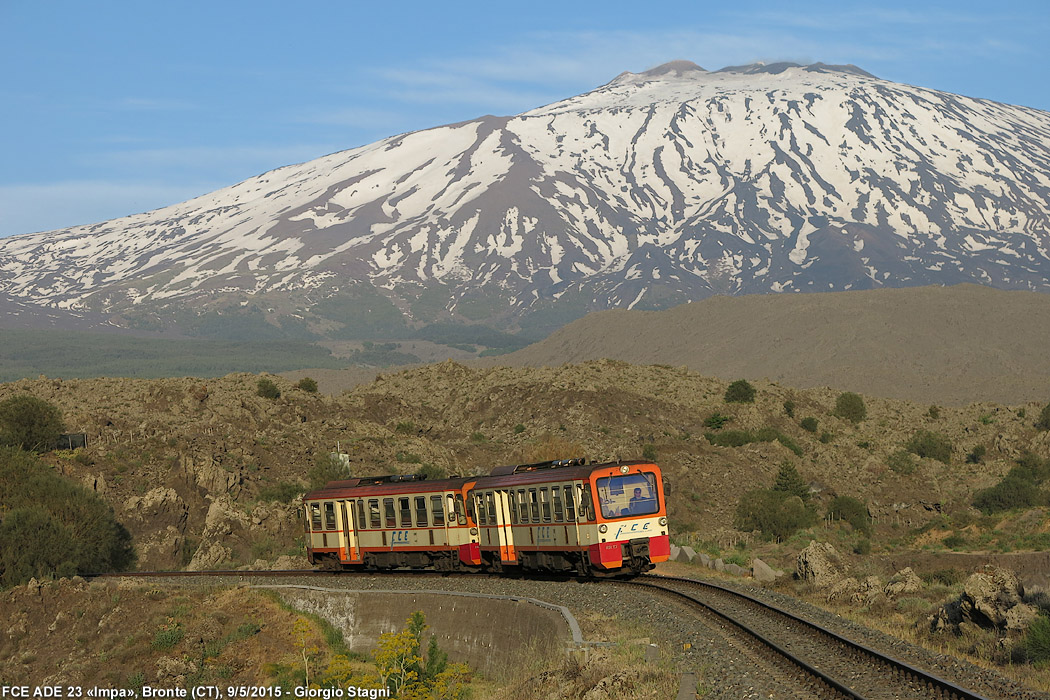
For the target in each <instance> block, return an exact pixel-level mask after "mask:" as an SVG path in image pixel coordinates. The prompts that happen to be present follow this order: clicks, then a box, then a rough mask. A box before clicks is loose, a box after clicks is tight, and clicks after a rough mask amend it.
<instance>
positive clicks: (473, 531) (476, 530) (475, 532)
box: [470, 527, 478, 535]
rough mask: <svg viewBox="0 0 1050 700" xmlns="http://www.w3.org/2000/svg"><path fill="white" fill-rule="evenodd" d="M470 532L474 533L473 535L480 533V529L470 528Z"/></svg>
mask: <svg viewBox="0 0 1050 700" xmlns="http://www.w3.org/2000/svg"><path fill="white" fill-rule="evenodd" d="M470 534H472V535H476V534H478V529H477V528H476V527H472V528H470Z"/></svg>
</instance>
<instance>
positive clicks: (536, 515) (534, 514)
mask: <svg viewBox="0 0 1050 700" xmlns="http://www.w3.org/2000/svg"><path fill="white" fill-rule="evenodd" d="M529 515H530V517H531V518H532V522H534V523H538V522H539V521H540V500H539V497H538V496H537V495H536V489H529Z"/></svg>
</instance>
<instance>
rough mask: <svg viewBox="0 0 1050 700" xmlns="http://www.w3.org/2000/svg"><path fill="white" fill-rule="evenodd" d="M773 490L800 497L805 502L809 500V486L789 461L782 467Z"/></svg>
mask: <svg viewBox="0 0 1050 700" xmlns="http://www.w3.org/2000/svg"><path fill="white" fill-rule="evenodd" d="M773 490H774V491H782V492H784V493H786V494H788V495H791V496H798V497H799V498H801V499H802V501H803V502H806V501H808V500H809V484H807V483H806V480H805V479H803V478H802V475H801V474H799V473H798V469H796V468H795V465H794V464H792V463H791V462H789V461H787V460H785V461H784V463H783V464H781V465H780V471H779V472H777V478H776V481H774V482H773Z"/></svg>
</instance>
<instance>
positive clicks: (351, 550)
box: [337, 500, 361, 564]
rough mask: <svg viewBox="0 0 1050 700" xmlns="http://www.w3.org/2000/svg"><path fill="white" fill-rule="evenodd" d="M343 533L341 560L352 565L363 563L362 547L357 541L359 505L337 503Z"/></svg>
mask: <svg viewBox="0 0 1050 700" xmlns="http://www.w3.org/2000/svg"><path fill="white" fill-rule="evenodd" d="M337 504H338V508H339V517H340V522H341V524H342V526H343V527H342V533H341V536H340V538H339V555H340V556H339V558H340V559H341V560H342V561H343V562H345V563H350V564H360V563H361V547H360V545H359V544H358V541H357V529H356V526H357V504H356V503H355V502H354V501H352V500H350V501H337Z"/></svg>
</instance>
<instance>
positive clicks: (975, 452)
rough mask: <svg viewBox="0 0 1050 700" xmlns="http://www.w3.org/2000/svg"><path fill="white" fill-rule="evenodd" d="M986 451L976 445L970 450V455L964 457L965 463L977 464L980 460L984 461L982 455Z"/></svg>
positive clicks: (983, 447)
mask: <svg viewBox="0 0 1050 700" xmlns="http://www.w3.org/2000/svg"><path fill="white" fill-rule="evenodd" d="M987 451H988V450H987V448H986V447H985V446H984V445H977V446H976V447H974V448H973V449H972V450H970V454H968V455H966V463H967V464H979V463H980V462H981V460H982V459H984V455H985V453H986V452H987Z"/></svg>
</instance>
